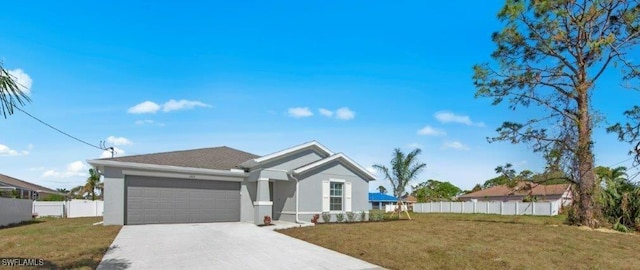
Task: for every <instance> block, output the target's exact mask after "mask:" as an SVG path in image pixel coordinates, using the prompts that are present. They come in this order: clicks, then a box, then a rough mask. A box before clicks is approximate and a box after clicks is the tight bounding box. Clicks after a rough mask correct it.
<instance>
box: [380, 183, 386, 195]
mask: <svg viewBox="0 0 640 270" xmlns="http://www.w3.org/2000/svg"><path fill="white" fill-rule="evenodd" d="M378 192H380V193H382V194H387V188H386V187H384V186H382V185H380V186H379V187H378Z"/></svg>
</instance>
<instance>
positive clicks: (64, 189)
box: [56, 188, 69, 194]
mask: <svg viewBox="0 0 640 270" xmlns="http://www.w3.org/2000/svg"><path fill="white" fill-rule="evenodd" d="M56 191H57V192H60V193H64V194H68V193H69V190H68V189H66V188H56Z"/></svg>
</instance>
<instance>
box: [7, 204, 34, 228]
mask: <svg viewBox="0 0 640 270" xmlns="http://www.w3.org/2000/svg"><path fill="white" fill-rule="evenodd" d="M32 208H33V201H32V200H26V199H14V198H0V226H6V225H9V224H14V223H20V222H23V221H27V220H31V219H32V216H31V214H32V213H31V210H32Z"/></svg>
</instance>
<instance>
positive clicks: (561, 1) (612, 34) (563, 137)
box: [473, 0, 640, 227]
mask: <svg viewBox="0 0 640 270" xmlns="http://www.w3.org/2000/svg"><path fill="white" fill-rule="evenodd" d="M639 5H640V3H639V1H638V0H635V1H632V0H599V1H593V0H506V3H505V5H504V6H503V7H502V9H501V10H500V11H499V12H498V19H499V20H500V21H501V22H502V23H503V24H504V28H503V29H502V30H500V31H498V32H496V33H494V34H493V35H492V39H493V42H494V43H495V44H496V45H497V49H496V50H495V51H494V52H493V54H492V55H491V56H492V58H493V59H494V60H495V62H494V64H488V63H487V64H479V65H475V66H474V67H473V69H474V75H473V80H474V85H475V86H476V89H477V91H476V97H483V98H491V99H493V105H498V104H500V103H502V102H504V101H506V102H508V103H509V108H510V109H513V110H520V109H522V108H527V107H532V108H535V109H538V110H536V111H534V113H531V114H528V115H530V117H528V118H529V119H526V120H524V121H523V122H515V121H506V122H504V123H503V124H502V126H501V127H499V128H498V129H497V132H498V136H497V137H495V138H490V139H489V141H508V142H511V143H528V144H531V145H532V148H533V151H535V152H542V153H544V154H545V156H552V157H554V158H555V160H556V161H561V162H558V163H560V164H562V165H563V170H565V171H566V172H567V176H568V177H567V178H568V180H571V181H573V182H574V183H576V184H577V186H578V188H577V194H576V195H577V196H576V199H577V203H578V204H577V215H578V217H577V219H576V220H577V222H578V223H579V224H582V225H586V226H589V227H598V225H599V222H598V220H599V217H600V216H601V215H600V214H601V212H600V209H599V206H598V204H597V202H596V193H595V188H596V175H595V172H594V168H595V166H594V153H593V148H592V146H593V140H592V132H593V131H592V129H593V127H594V125H595V123H596V121H597V120H599V119H600V118H601V117H600V116H599V115H597V114H596V113H595V111H594V108H593V105H592V102H591V101H592V100H591V99H592V96H593V92H594V90H595V89H596V87H595V86H596V82H598V79H600V78H601V76H602V74H604V73H605V71H607V70H610V69H612V68H618V69H620V71H621V73H622V75H621V79H622V80H633V79H636V78H638V76H640V68H639V67H640V66H639V65H640V64H638V63H639V62H638V61H632V60H631V58H630V57H629V54H630V53H631V52H635V51H634V50H637V46H636V45H637V44H638V42H640V31H639V29H640V7H639ZM540 109H541V110H540Z"/></svg>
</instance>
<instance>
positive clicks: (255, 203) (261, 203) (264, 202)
mask: <svg viewBox="0 0 640 270" xmlns="http://www.w3.org/2000/svg"><path fill="white" fill-rule="evenodd" d="M253 205H254V206H258V205H273V202H272V201H255V202H253Z"/></svg>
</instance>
